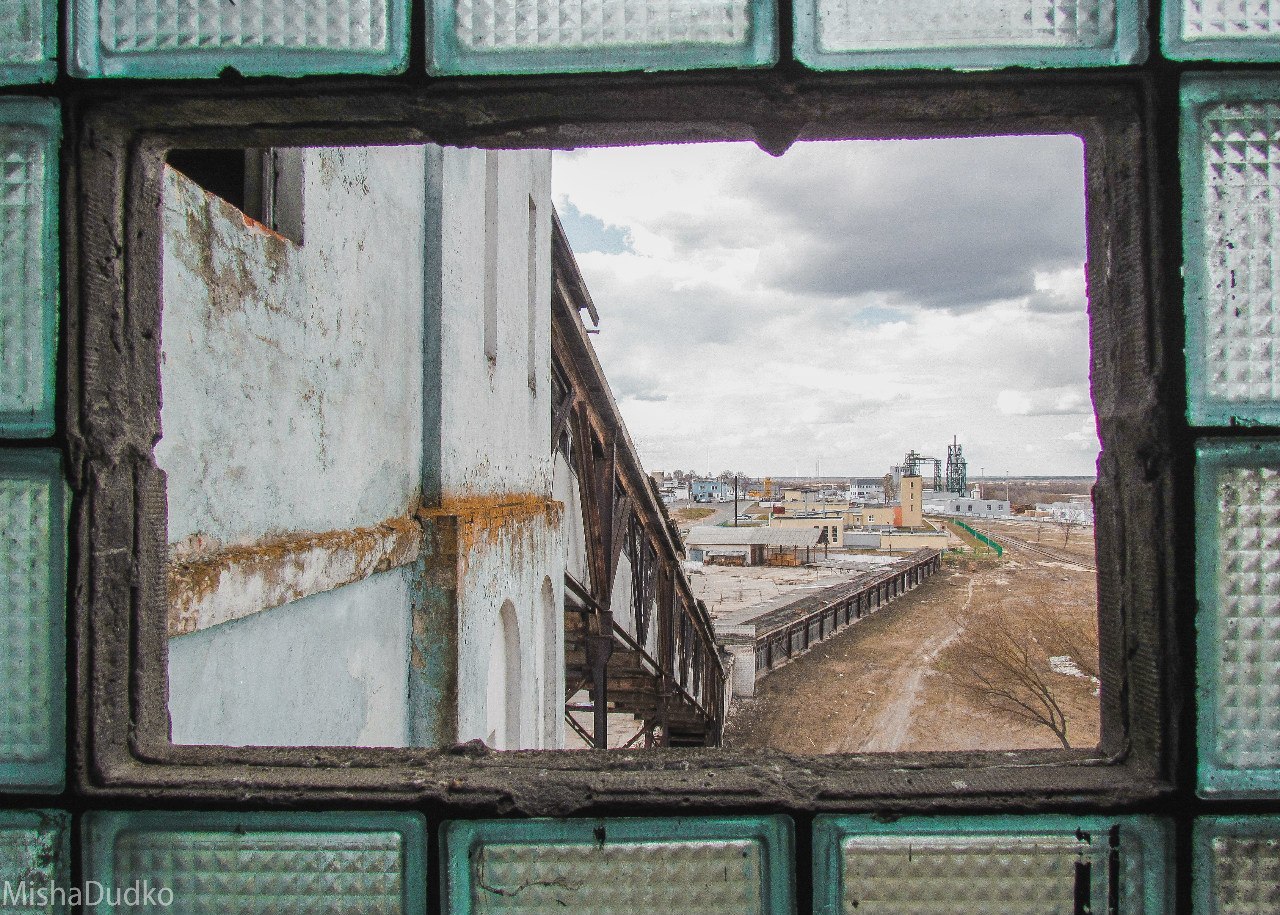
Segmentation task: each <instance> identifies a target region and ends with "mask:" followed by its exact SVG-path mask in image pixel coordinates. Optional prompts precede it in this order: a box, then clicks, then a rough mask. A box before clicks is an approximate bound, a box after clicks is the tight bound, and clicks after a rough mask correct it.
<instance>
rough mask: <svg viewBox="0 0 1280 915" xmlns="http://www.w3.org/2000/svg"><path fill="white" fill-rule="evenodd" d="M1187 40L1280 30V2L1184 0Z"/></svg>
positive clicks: (1252, 34)
mask: <svg viewBox="0 0 1280 915" xmlns="http://www.w3.org/2000/svg"><path fill="white" fill-rule="evenodd" d="M1179 31H1180V32H1181V35H1182V38H1183V40H1184V41H1194V40H1196V39H1197V38H1251V37H1262V36H1270V35H1274V34H1276V33H1278V32H1280V3H1274V2H1272V0H1183V2H1182V26H1181V29H1180V30H1179Z"/></svg>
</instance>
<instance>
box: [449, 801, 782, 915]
mask: <svg viewBox="0 0 1280 915" xmlns="http://www.w3.org/2000/svg"><path fill="white" fill-rule="evenodd" d="M441 832H442V839H443V841H442V845H443V848H442V852H441V853H442V855H443V856H444V859H443V866H442V871H443V872H444V875H445V884H444V887H443V891H442V892H443V895H444V910H445V911H446V912H447V913H449V915H483V913H510V915H520V913H528V915H535V913H537V915H541V913H545V912H591V913H592V915H645V913H659V912H661V913H664V915H665V913H668V912H676V913H681V915H784V913H790V912H794V911H795V890H794V875H793V873H792V848H793V845H794V837H793V831H792V825H791V820H790V819H789V818H787V817H784V816H771V817H688V818H682V819H674V818H673V819H663V818H657V819H605V820H481V821H475V822H452V823H446V824H445V826H444V828H443V829H442V830H441Z"/></svg>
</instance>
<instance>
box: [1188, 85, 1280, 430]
mask: <svg viewBox="0 0 1280 915" xmlns="http://www.w3.org/2000/svg"><path fill="white" fill-rule="evenodd" d="M1181 160H1182V195H1183V247H1184V250H1183V263H1184V276H1185V290H1186V303H1185V304H1186V320H1187V385H1188V390H1187V401H1188V415H1189V417H1190V419H1191V422H1192V423H1193V424H1196V425H1236V424H1248V423H1256V422H1264V423H1275V422H1280V371H1278V370H1280V347H1277V336H1278V331H1280V81H1267V80H1252V79H1238V78H1232V77H1220V78H1213V79H1188V80H1186V81H1185V82H1184V85H1183V88H1182V139H1181Z"/></svg>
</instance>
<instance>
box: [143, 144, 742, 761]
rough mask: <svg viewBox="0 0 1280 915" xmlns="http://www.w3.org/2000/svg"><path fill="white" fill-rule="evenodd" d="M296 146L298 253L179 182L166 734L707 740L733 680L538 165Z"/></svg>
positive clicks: (170, 285) (348, 742)
mask: <svg viewBox="0 0 1280 915" xmlns="http://www.w3.org/2000/svg"><path fill="white" fill-rule="evenodd" d="M288 163H289V167H291V168H294V169H295V170H296V171H295V172H294V178H295V181H294V185H295V186H296V187H298V188H301V189H302V193H303V194H304V195H305V209H302V210H300V213H301V214H302V215H301V217H300V218H299V220H298V221H297V222H296V224H295V225H293V226H292V227H291V230H292V231H293V232H294V233H295V235H297V237H299V238H302V237H305V243H302V244H299V243H297V242H296V241H294V240H292V239H291V238H290V237H288V236H285V235H283V234H281V233H280V232H277V231H275V230H273V229H272V228H271V227H269V226H266V225H264V224H262V223H259V222H257V221H255V220H253V219H251V218H249V217H248V216H246V215H245V214H244V213H242V212H241V211H240V210H239V209H238V208H237V207H236V206H233V205H232V204H231V203H230V202H228V201H227V200H225V199H223V198H221V197H219V196H218V195H216V194H214V193H211V192H209V191H207V190H206V189H205V188H203V187H202V186H201V185H200V184H199V183H198V182H197V181H196V180H194V179H193V178H192V176H189V175H186V174H184V173H182V172H181V171H179V170H176V169H174V168H166V170H165V174H164V207H165V220H164V271H163V278H164V290H163V293H164V302H165V308H164V311H163V325H162V333H163V341H164V350H163V358H162V360H161V369H160V380H161V387H162V390H163V394H164V397H163V409H162V412H161V421H162V424H163V435H162V436H161V438H160V440H159V442H158V443H157V444H156V446H155V460H156V463H157V465H158V466H159V468H160V469H161V470H162V471H163V472H164V473H165V474H166V475H167V479H168V489H167V492H168V512H167V515H168V532H169V533H168V551H169V555H170V557H171V562H170V566H169V572H168V579H169V580H168V625H167V631H168V640H167V657H168V676H167V685H168V706H167V714H168V718H169V720H170V722H171V728H172V732H171V733H172V740H173V741H174V743H177V744H215V745H223V746H298V745H301V746H384V747H433V746H445V745H450V744H453V743H456V742H465V741H468V740H478V741H482V742H483V743H485V744H486V745H488V746H490V747H493V748H496V749H524V748H533V749H544V748H545V749H551V748H558V747H563V746H565V743H566V740H565V733H566V727H569V728H572V729H573V730H574V731H575V732H581V734H580V736H581V737H582V738H583V740H585V742H586V743H587V744H588V745H598V746H604V745H605V741H606V740H607V733H608V731H609V724H610V721H609V719H610V718H611V717H612V718H614V719H615V720H616V719H618V718H622V719H626V720H627V721H629V722H631V726H632V730H633V731H634V732H636V733H638V734H639V735H641V736H642V737H643V739H644V740H646V741H651V742H656V743H660V744H664V745H666V744H680V743H694V744H698V745H704V744H715V743H716V742H717V741H718V739H719V729H720V726H721V724H722V721H723V689H724V680H725V672H724V669H723V665H722V663H721V661H720V658H719V655H718V653H717V652H716V650H715V648H714V643H713V641H712V635H711V627H710V621H709V619H708V618H707V617H706V612H705V610H704V609H703V608H701V607H700V605H698V604H697V602H696V601H695V600H694V599H693V597H692V593H691V592H690V590H689V588H688V583H687V581H686V580H685V579H684V577H683V572H682V571H681V568H680V559H681V556H680V554H681V547H680V545H679V542H678V540H676V535H675V533H674V530H673V529H672V527H671V525H670V521H669V519H668V518H667V516H666V514H665V511H664V510H663V508H662V504H661V499H660V496H659V494H658V491H657V487H656V486H654V485H653V481H652V480H651V479H650V478H649V477H648V475H646V474H644V472H643V470H642V468H641V467H640V463H639V460H638V458H637V457H636V455H635V451H634V446H633V445H632V444H631V442H630V439H629V438H628V436H627V434H626V430H625V426H624V425H623V424H622V420H621V417H620V415H619V413H618V411H617V406H616V404H615V403H614V401H613V398H612V395H611V394H610V393H609V390H608V384H607V382H606V381H605V380H604V377H603V373H602V371H601V370H600V367H599V364H598V362H597V361H596V360H595V357H594V352H593V351H592V350H591V347H590V343H589V342H588V337H587V336H586V331H585V329H584V327H583V326H582V317H581V315H582V314H583V313H584V312H585V313H588V314H591V315H592V316H593V319H594V315H595V309H594V304H593V303H592V302H591V300H590V297H589V294H588V293H587V292H586V287H585V284H584V283H583V281H582V277H581V274H580V273H579V272H578V270H577V266H576V263H575V262H574V259H573V256H572V252H570V251H569V248H568V244H567V241H566V240H565V239H564V237H563V233H562V232H561V230H560V228H559V225H558V222H557V221H556V220H555V218H554V216H553V213H552V208H551V203H550V164H551V162H550V155H549V153H546V152H496V151H491V152H485V151H479V150H457V149H442V148H439V147H431V146H412V147H411V146H402V147H361V148H329V149H307V150H299V151H296V154H295V155H293V156H291V157H289V159H288ZM197 177H201V176H200V174H199V173H198V172H197ZM353 213H359V214H360V216H361V218H360V219H355V220H353V219H352V214H353ZM429 252H437V253H438V257H434V258H433V257H428V256H427V254H428V253H429ZM228 275H232V276H235V277H238V279H237V281H236V283H235V284H234V286H233V287H232V286H228V283H227V280H226V277H227V276H228ZM405 327H417V328H420V329H421V330H420V331H419V332H418V333H404V332H403V329H404V328H405ZM213 377H235V378H236V379H237V383H236V384H235V385H219V386H210V385H209V384H208V379H209V378H213ZM406 378H422V379H430V382H429V383H428V384H426V385H413V384H405V383H404V379H406ZM498 418H500V419H501V421H495V419H498ZM369 468H377V472H376V473H370V472H369ZM318 493H323V494H324V496H323V498H320V497H318V495H317V494H318ZM602 494H603V495H602ZM606 696H607V697H608V698H607V699H606ZM566 697H567V698H568V707H566ZM583 710H585V714H586V716H587V717H586V719H585V724H584V723H583V719H582V713H583Z"/></svg>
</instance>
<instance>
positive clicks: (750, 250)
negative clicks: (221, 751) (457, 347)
mask: <svg viewBox="0 0 1280 915" xmlns="http://www.w3.org/2000/svg"><path fill="white" fill-rule="evenodd" d="M553 182H554V194H555V202H556V207H557V209H558V211H559V213H560V218H561V221H562V222H563V223H564V226H565V230H566V232H567V233H568V235H569V238H570V240H571V242H572V243H573V246H574V250H575V252H576V254H577V257H578V263H579V265H580V266H581V268H582V272H583V274H584V275H585V277H586V280H587V284H588V286H589V287H590V289H591V294H592V297H593V298H594V299H595V302H596V305H597V307H598V308H599V311H600V315H601V327H600V333H599V335H598V336H595V337H593V338H592V339H593V340H594V341H595V344H596V347H597V349H598V351H599V354H600V360H601V362H602V363H603V365H604V368H605V373H606V375H607V376H608V378H609V382H610V384H611V385H612V387H613V391H614V394H615V395H616V397H617V398H618V402H619V405H620V406H621V408H622V412H623V416H624V418H625V419H626V422H627V426H628V428H629V429H630V430H631V434H632V438H633V439H634V440H635V442H636V444H637V446H638V447H639V449H640V456H641V459H642V460H643V461H644V464H645V466H646V468H648V469H651V470H657V469H666V470H669V469H675V468H681V469H686V470H688V469H696V470H699V471H709V472H719V471H721V470H726V469H733V470H743V471H746V472H747V473H752V474H758V475H764V474H773V475H778V476H788V475H793V474H805V475H807V474H812V473H814V472H815V468H816V467H817V466H818V462H819V461H820V462H821V470H822V473H823V475H837V474H838V475H853V474H858V475H866V476H877V475H881V474H883V473H885V472H886V470H887V469H888V467H889V466H890V465H891V464H896V463H900V462H901V460H902V456H903V454H904V453H905V452H906V451H908V450H909V449H912V448H914V449H916V450H917V451H920V452H922V453H925V454H928V455H935V456H938V457H942V458H945V457H946V444H947V443H948V442H950V441H951V437H952V436H953V435H957V436H959V439H960V442H961V444H962V445H964V449H965V455H966V457H967V458H968V459H969V473H970V476H971V477H972V476H976V475H978V474H979V473H980V472H981V470H982V469H983V468H985V471H986V473H987V474H988V475H989V476H995V475H1002V474H1004V473H1005V472H1008V473H1010V474H1014V475H1020V474H1071V475H1077V474H1078V475H1091V474H1093V473H1094V468H1095V460H1096V458H1097V454H1098V440H1097V436H1096V433H1095V427H1094V418H1093V408H1092V404H1091V402H1090V398H1089V344H1088V327H1087V316H1086V307H1087V303H1086V297H1085V285H1084V259H1085V250H1084V176H1083V148H1082V145H1081V143H1080V141H1079V140H1078V139H1076V138H1074V137H1001V138H987V139H966V140H936V141H894V142H884V141H878V142H871V141H868V142H839V143H802V144H797V145H796V146H794V147H792V149H791V150H790V151H789V152H788V153H787V154H786V155H785V156H783V157H782V158H780V159H774V158H772V157H770V156H768V155H766V154H765V153H763V152H761V151H760V150H759V149H757V148H756V147H755V146H754V145H751V144H745V143H734V144H709V145H696V146H695V145H690V146H656V147H637V148H628V149H608V150H579V151H574V152H567V153H556V155H555V161H554V166H553Z"/></svg>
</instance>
